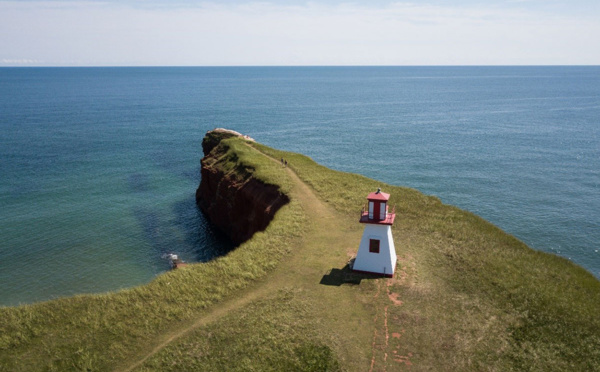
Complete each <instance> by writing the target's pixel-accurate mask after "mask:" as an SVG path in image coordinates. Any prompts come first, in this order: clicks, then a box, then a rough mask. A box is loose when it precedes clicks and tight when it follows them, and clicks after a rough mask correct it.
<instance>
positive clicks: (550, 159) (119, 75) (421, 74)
mask: <svg viewBox="0 0 600 372" xmlns="http://www.w3.org/2000/svg"><path fill="white" fill-rule="evenodd" d="M215 127H226V128H230V129H234V130H237V131H239V132H242V133H244V134H247V135H250V136H251V137H254V138H255V139H256V140H258V141H259V142H262V143H264V144H267V145H269V146H272V147H276V148H280V149H284V150H290V151H295V152H301V153H304V154H306V155H308V156H310V157H312V158H313V159H315V160H316V161H317V162H319V163H322V164H324V165H326V166H328V167H331V168H334V169H338V170H342V171H348V172H354V173H360V174H363V175H366V176H368V177H371V178H375V179H379V180H381V181H383V182H386V183H391V184H395V185H403V186H409V187H413V188H416V189H418V190H420V191H422V192H423V193H426V194H430V195H435V196H438V197H439V198H440V199H441V200H442V201H443V202H444V203H448V204H453V205H457V206H459V207H461V208H463V209H466V210H469V211H472V212H474V213H476V214H478V215H480V216H482V217H484V218H486V219H487V220H489V221H491V222H493V223H494V224H496V225H498V226H500V227H501V228H502V229H504V230H505V231H507V232H509V233H510V234H513V235H515V236H517V237H518V238H519V239H521V240H522V241H524V242H525V243H527V244H528V245H529V246H531V247H532V248H535V249H538V250H542V251H546V252H550V253H554V254H558V255H561V256H564V257H566V258H568V259H570V260H572V261H573V262H575V263H577V264H579V265H581V266H583V267H585V268H586V269H587V270H589V271H590V272H591V273H593V274H594V275H595V276H597V277H600V253H599V249H600V247H599V245H598V242H600V67H218V68H217V67H214V68H213V67H194V68H187V67H169V68H150V67H149V68H1V69H0V133H1V137H0V305H16V304H22V303H32V302H37V301H41V300H47V299H52V298H57V297H61V296H67V295H73V294H78V293H97V292H106V291H111V290H116V289H119V288H125V287H131V286H135V285H138V284H142V283H146V282H148V281H150V280H152V278H154V277H155V276H156V275H158V274H160V273H161V272H164V271H165V270H167V269H168V262H167V260H166V259H165V258H164V255H165V254H166V253H169V252H175V253H177V254H179V255H180V256H181V257H182V258H183V259H184V260H186V261H188V262H195V261H207V260H209V259H211V258H212V257H215V256H218V255H221V254H224V253H226V252H227V251H228V250H229V249H231V243H229V242H228V240H227V238H226V237H224V236H223V235H222V234H219V233H218V232H217V231H215V230H214V228H213V227H212V226H211V225H210V223H208V222H207V221H206V220H205V219H204V217H203V216H202V214H201V213H199V211H198V209H197V208H196V205H195V202H194V192H195V189H196V187H197V186H198V183H199V181H200V176H199V164H200V163H199V162H200V158H201V156H202V150H201V141H202V138H203V136H204V134H205V132H206V131H207V130H210V129H213V128H215ZM357 208H358V209H357V213H358V212H359V209H360V206H357ZM357 228H358V225H357ZM398 247H399V249H401V244H399V245H398Z"/></svg>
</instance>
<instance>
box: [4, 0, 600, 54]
mask: <svg viewBox="0 0 600 372" xmlns="http://www.w3.org/2000/svg"><path fill="white" fill-rule="evenodd" d="M151 4H154V5H155V6H144V7H140V6H138V5H139V2H134V3H133V4H132V3H113V2H77V1H72V2H70V1H63V2H55V1H50V2H48V1H42V2H1V1H0V59H1V60H6V61H13V62H3V63H4V64H5V65H6V64H15V65H18V64H24V63H20V62H17V61H49V62H46V64H51V65H71V64H76V65H78V64H85V65H349V64H359V65H363V64H364V65H390V64H391V65H407V64H410V65H452V64H467V65H468V64H599V63H600V51H598V50H597V48H593V47H592V45H593V43H594V42H595V40H593V39H595V37H594V35H600V25H599V24H600V23H599V22H596V17H594V16H593V15H592V16H589V17H582V16H577V17H575V16H567V15H560V14H553V13H538V12H533V11H530V10H526V9H522V8H510V7H508V8H506V7H505V8H499V7H498V6H493V7H484V6H469V5H463V6H461V7H451V6H442V5H419V4H415V3H390V4H385V5H381V4H380V5H378V6H374V7H370V6H364V5H357V4H353V3H337V4H324V3H316V2H313V3H305V4H291V5H277V4H272V3H258V2H241V3H233V4H225V5H222V4H216V3H196V4H193V5H186V4H185V3H183V2H178V6H177V7H173V8H171V7H167V6H159V5H161V4H165V3H161V2H156V1H155V2H151ZM74 61H76V62H74ZM81 61H85V62H81ZM39 64H44V63H42V62H39Z"/></svg>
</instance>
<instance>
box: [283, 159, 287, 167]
mask: <svg viewBox="0 0 600 372" xmlns="http://www.w3.org/2000/svg"><path fill="white" fill-rule="evenodd" d="M283 167H284V168H287V160H286V161H285V165H284V166H283Z"/></svg>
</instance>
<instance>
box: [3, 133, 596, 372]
mask: <svg viewBox="0 0 600 372" xmlns="http://www.w3.org/2000/svg"><path fill="white" fill-rule="evenodd" d="M213 151H217V152H219V154H220V156H221V158H220V161H219V164H221V166H223V167H224V169H227V170H228V171H235V170H236V169H244V171H247V172H251V173H252V174H253V175H254V177H256V178H258V179H260V180H262V181H263V182H265V183H269V184H275V185H279V186H280V188H281V190H282V192H284V193H286V194H288V196H289V197H290V199H291V202H290V203H289V204H288V205H286V206H284V207H283V208H282V209H281V210H280V211H279V212H278V213H277V215H276V216H275V219H274V220H273V221H272V222H271V224H270V225H269V227H268V228H267V229H266V230H265V231H264V232H262V233H258V234H256V235H255V236H254V237H253V238H252V239H251V240H250V241H248V242H246V243H244V244H242V245H241V246H240V247H239V248H237V249H236V250H235V251H233V252H231V253H230V254H228V255H227V256H225V257H221V258H219V259H216V260H214V261H212V262H209V263H203V264H194V265H190V266H188V267H186V268H183V269H179V270H175V271H173V272H169V273H165V274H163V275H161V276H159V277H158V278H157V279H155V280H154V281H152V282H151V283H149V284H147V285H145V286H141V287H136V288H133V289H128V290H124V291H119V292H115V293H110V294H102V295H84V296H75V297H71V298H64V299H59V300H55V301H49V302H44V303H39V304H34V305H26V306H21V307H15V308H0V371H3V370H6V371H18V370H23V371H32V370H61V371H62V370H86V369H88V370H125V371H128V370H140V371H142V370H143V371H165V370H202V371H212V370H217V371H219V370H256V371H268V370H312V371H321V370H351V371H366V370H373V371H377V370H388V371H392V370H406V369H411V370H477V371H480V370H498V371H505V370H540V371H548V370H586V371H594V370H598V371H600V318H599V317H597V309H598V308H599V305H600V282H599V281H598V280H596V279H595V278H594V277H593V276H592V275H591V274H589V273H588V272H586V271H585V270H583V269H582V268H580V267H578V266H576V265H574V264H572V263H571V262H569V261H568V260H566V259H563V258H560V257H557V256H553V255H549V254H545V253H541V252H537V251H534V250H532V249H530V248H528V247H527V246H525V245H524V244H523V243H522V242H520V241H519V240H517V239H515V238H514V237H512V236H510V235H508V234H506V233H504V232H502V231H501V230H500V229H498V228H497V227H495V226H493V225H491V224H490V223H488V222H486V221H484V220H483V219H481V218H479V217H477V216H475V215H473V214H471V213H468V212H465V211H462V210H460V209H458V208H455V207H452V206H448V205H444V204H442V203H441V202H440V201H439V199H437V198H435V197H431V196H425V195H423V194H421V193H419V192H418V191H415V190H412V189H407V188H402V187H396V186H391V185H385V184H382V183H380V182H377V181H374V180H371V179H368V178H365V177H362V176H359V175H355V174H349V173H342V172H337V171H333V170H330V169H328V168H325V167H323V166H320V165H318V164H316V163H314V162H313V161H312V160H310V159H309V158H307V157H305V156H303V155H300V154H293V153H288V152H282V151H278V150H275V149H271V148H268V147H265V146H262V145H260V144H257V143H253V142H249V141H246V140H244V139H243V138H239V137H231V138H227V139H223V140H222V141H221V142H220V144H219V145H218V146H217V147H216V148H215V149H213ZM281 158H285V159H286V160H287V161H288V164H289V166H288V168H282V167H281V164H280V162H279V159H281ZM378 187H381V188H382V190H383V191H385V192H387V193H390V194H391V200H390V205H392V206H393V205H396V213H397V217H396V222H395V224H394V226H393V235H394V240H395V244H396V250H397V254H398V268H397V271H396V276H395V277H394V278H393V279H378V278H369V277H362V278H359V280H358V281H355V282H354V284H353V283H345V282H344V273H345V265H346V263H347V261H348V259H349V258H350V257H351V256H352V255H354V254H356V250H357V248H358V243H359V241H360V237H361V235H362V228H363V226H362V225H360V224H359V223H358V217H359V212H360V210H361V207H362V205H363V204H364V203H365V197H366V195H367V194H368V193H369V192H371V191H374V190H376V189H377V188H378Z"/></svg>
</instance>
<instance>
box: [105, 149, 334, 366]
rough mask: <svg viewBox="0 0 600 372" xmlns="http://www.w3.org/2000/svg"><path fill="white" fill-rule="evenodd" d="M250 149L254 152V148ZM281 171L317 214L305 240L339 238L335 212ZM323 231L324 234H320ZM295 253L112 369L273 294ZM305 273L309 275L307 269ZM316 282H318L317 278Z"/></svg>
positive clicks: (138, 361) (308, 208)
mask: <svg viewBox="0 0 600 372" xmlns="http://www.w3.org/2000/svg"><path fill="white" fill-rule="evenodd" d="M254 150H255V151H258V150H256V149H254ZM265 156H267V155H265ZM273 161H274V162H277V163H279V161H278V160H276V159H273ZM282 170H283V171H285V172H286V173H287V174H288V176H289V177H290V178H291V179H292V180H293V181H294V188H293V190H292V195H291V197H292V198H293V199H295V200H297V201H299V202H300V204H301V205H302V208H304V210H306V211H309V214H311V215H317V216H319V223H318V225H317V224H314V223H311V224H310V231H309V232H308V234H307V237H306V240H308V241H310V242H315V241H317V242H319V241H322V240H323V239H325V240H327V241H329V242H335V241H339V240H340V239H343V237H342V236H341V235H342V233H341V232H337V231H338V229H335V228H334V226H335V218H336V216H335V212H334V211H333V210H332V209H331V208H330V207H328V206H327V205H326V204H325V203H323V202H322V201H321V200H319V199H318V198H317V196H316V195H315V193H314V192H313V190H312V189H311V188H310V187H309V186H307V185H306V184H305V183H304V182H303V181H302V180H300V178H299V177H298V176H297V175H296V173H294V172H293V171H292V170H291V169H290V168H289V167H286V168H282ZM316 227H318V229H316ZM323 232H328V233H327V234H323ZM323 244H327V242H324V243H323ZM296 252H298V253H296V254H291V257H288V258H287V259H286V260H285V261H282V262H281V263H280V265H279V266H278V268H277V269H275V271H274V273H272V274H269V276H268V277H267V278H265V279H263V280H260V281H258V282H257V283H255V284H253V285H251V287H250V288H249V289H246V290H244V291H243V292H242V296H240V297H233V298H230V299H228V300H225V301H223V302H220V303H218V304H216V305H214V306H212V307H211V309H210V310H209V311H208V312H207V313H205V314H203V315H201V317H200V318H198V319H197V320H196V321H194V322H193V323H191V324H188V325H187V326H185V327H183V328H179V329H177V330H175V331H173V332H170V333H168V334H165V335H163V336H162V337H160V339H159V340H157V341H158V343H157V345H156V346H154V347H153V348H152V349H151V350H150V351H149V352H147V353H145V354H144V355H140V356H139V358H137V359H136V360H135V361H131V362H132V363H131V364H129V365H128V366H126V367H120V368H118V369H116V370H117V371H125V372H129V371H133V370H135V369H136V368H138V367H140V366H142V364H143V363H144V362H145V361H146V360H148V359H149V358H151V357H152V356H154V355H155V354H157V353H158V352H160V351H161V350H162V349H164V348H165V347H167V346H168V345H169V344H170V343H172V342H173V341H175V340H177V339H179V338H181V337H184V336H185V335H187V334H189V333H190V332H192V331H194V330H195V329H197V328H199V327H202V326H205V325H207V324H210V323H212V322H214V321H217V320H218V319H220V318H221V317H223V316H224V315H226V314H227V313H229V312H230V311H232V310H234V309H238V308H241V307H243V306H244V305H247V304H249V303H251V302H252V301H254V300H256V299H259V298H262V297H265V296H267V295H268V294H270V293H274V291H276V290H277V289H279V288H282V287H284V285H285V283H286V282H287V281H286V280H283V279H285V278H286V277H288V276H289V273H290V272H293V271H295V270H297V267H298V262H299V261H303V262H304V261H306V259H307V256H306V252H303V249H298V250H297V251H296ZM298 256H301V257H298ZM318 258H319V257H317V259H318ZM308 273H309V275H310V270H309V271H308ZM300 275H301V274H300ZM316 284H318V281H317V282H316Z"/></svg>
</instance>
